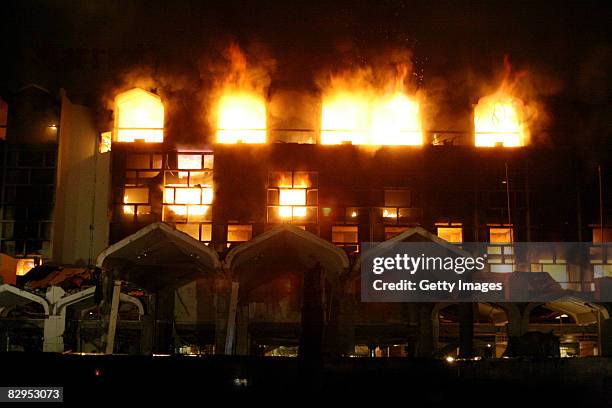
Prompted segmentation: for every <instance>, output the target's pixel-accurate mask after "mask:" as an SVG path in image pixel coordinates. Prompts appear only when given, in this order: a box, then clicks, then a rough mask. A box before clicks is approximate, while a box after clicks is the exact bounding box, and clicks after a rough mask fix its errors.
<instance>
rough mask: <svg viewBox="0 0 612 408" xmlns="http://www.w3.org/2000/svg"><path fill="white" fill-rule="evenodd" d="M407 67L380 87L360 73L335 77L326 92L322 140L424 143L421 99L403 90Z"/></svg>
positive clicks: (394, 144)
mask: <svg viewBox="0 0 612 408" xmlns="http://www.w3.org/2000/svg"><path fill="white" fill-rule="evenodd" d="M406 73H407V70H406V69H400V70H398V76H397V77H396V78H395V79H394V80H392V81H390V86H389V84H384V86H382V87H380V86H379V87H377V86H376V84H374V83H373V82H374V81H369V80H364V79H363V78H351V76H356V77H358V76H359V75H358V74H355V73H352V74H351V73H349V74H344V77H341V78H340V79H338V78H334V79H332V81H331V84H330V87H329V89H327V90H326V91H325V93H324V96H323V108H322V117H321V144H342V143H351V144H355V145H374V146H382V145H389V146H399V145H404V146H420V145H422V144H423V132H422V128H421V114H420V108H419V103H418V102H417V101H416V99H414V98H412V97H410V96H408V95H407V94H406V93H405V92H404V90H403V80H404V77H405V76H406ZM356 84H357V85H356Z"/></svg>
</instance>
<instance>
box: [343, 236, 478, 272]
mask: <svg viewBox="0 0 612 408" xmlns="http://www.w3.org/2000/svg"><path fill="white" fill-rule="evenodd" d="M400 242H433V243H435V244H438V245H439V246H440V247H441V248H443V249H445V250H448V251H449V252H452V253H454V254H456V255H457V256H471V254H470V253H469V252H466V251H464V250H463V249H461V248H459V247H458V246H456V245H453V244H451V243H449V242H448V241H445V240H443V239H442V238H440V237H438V236H437V235H435V234H432V233H431V232H429V231H427V230H426V229H425V228H422V227H411V228H408V229H407V230H406V231H404V232H402V233H401V234H398V235H396V236H394V237H393V238H391V239H388V240H386V241H384V242H381V243H379V244H378V245H376V246H375V247H372V248H371V249H370V251H372V252H370V254H371V255H372V256H374V254H377V253H382V252H384V251H386V250H389V249H390V248H392V247H393V245H395V244H397V243H400ZM360 270H361V256H360V257H359V258H358V259H357V262H355V264H354V265H353V273H355V274H357V275H359V274H360V273H361V272H360Z"/></svg>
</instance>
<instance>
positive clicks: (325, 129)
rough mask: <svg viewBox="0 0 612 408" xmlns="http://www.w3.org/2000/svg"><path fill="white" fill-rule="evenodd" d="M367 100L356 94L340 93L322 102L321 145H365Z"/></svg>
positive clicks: (366, 139) (366, 138)
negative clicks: (348, 143)
mask: <svg viewBox="0 0 612 408" xmlns="http://www.w3.org/2000/svg"><path fill="white" fill-rule="evenodd" d="M369 109H370V108H369V98H368V97H367V95H362V94H358V93H349V92H341V93H339V94H336V95H333V96H332V97H329V98H327V99H325V100H324V101H323V111H322V118H321V144H325V145H330V144H342V143H347V142H350V143H352V144H355V145H361V144H367V141H368V130H369V119H368V118H369Z"/></svg>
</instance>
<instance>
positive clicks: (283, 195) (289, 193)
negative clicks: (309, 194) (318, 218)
mask: <svg viewBox="0 0 612 408" xmlns="http://www.w3.org/2000/svg"><path fill="white" fill-rule="evenodd" d="M279 203H280V205H306V190H305V189H303V188H292V189H289V188H281V189H280V190H279Z"/></svg>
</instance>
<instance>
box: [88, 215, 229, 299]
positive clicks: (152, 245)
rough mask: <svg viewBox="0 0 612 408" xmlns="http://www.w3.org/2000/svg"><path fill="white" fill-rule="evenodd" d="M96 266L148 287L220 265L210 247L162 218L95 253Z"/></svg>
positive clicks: (168, 284) (183, 279)
mask: <svg viewBox="0 0 612 408" xmlns="http://www.w3.org/2000/svg"><path fill="white" fill-rule="evenodd" d="M96 266H98V267H99V268H102V269H104V270H107V271H111V272H112V273H113V276H114V277H115V278H116V279H121V280H125V281H129V282H132V283H134V284H136V285H139V286H141V287H142V288H144V289H147V290H151V291H156V290H160V289H162V288H172V287H174V288H176V287H179V286H181V285H183V284H185V283H186V282H188V281H190V280H193V279H196V278H197V277H199V276H205V275H206V274H210V273H215V272H217V271H219V270H220V269H221V263H220V262H219V257H218V256H217V253H216V252H215V251H214V250H213V249H211V248H209V247H208V246H206V245H205V244H204V243H202V242H200V241H198V240H196V239H194V238H192V237H190V236H189V235H187V234H185V233H183V232H181V231H177V230H176V229H174V228H172V227H171V226H169V225H168V224H165V223H163V222H156V223H153V224H150V225H148V226H146V227H144V228H143V229H141V230H139V231H137V232H136V233H134V234H132V235H130V236H128V237H126V238H124V239H122V240H121V241H119V242H117V243H116V244H113V245H111V246H109V247H108V248H106V249H105V250H104V251H102V252H101V253H100V255H98V259H97V262H96Z"/></svg>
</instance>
